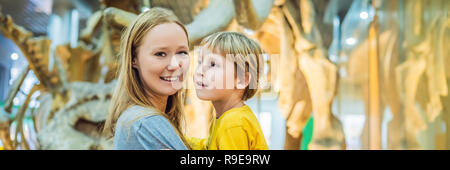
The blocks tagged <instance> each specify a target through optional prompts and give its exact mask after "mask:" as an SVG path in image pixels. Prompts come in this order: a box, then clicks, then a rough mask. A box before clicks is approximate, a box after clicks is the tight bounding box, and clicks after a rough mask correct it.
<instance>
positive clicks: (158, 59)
mask: <svg viewBox="0 0 450 170" xmlns="http://www.w3.org/2000/svg"><path fill="white" fill-rule="evenodd" d="M188 51H189V47H188V39H187V36H186V33H185V32H184V30H183V28H181V26H179V25H178V24H176V23H164V24H160V25H157V26H155V27H153V28H152V29H151V30H150V31H149V32H148V33H147V34H146V35H145V36H144V38H143V39H142V45H141V46H139V47H138V48H137V57H135V58H134V60H133V68H135V69H137V70H138V72H139V77H140V79H141V82H143V83H144V86H145V88H146V90H147V91H148V92H150V93H152V95H160V96H169V95H173V94H175V93H176V92H177V91H178V90H179V89H181V88H182V87H183V80H184V77H185V73H186V71H187V70H188V68H189V54H188Z"/></svg>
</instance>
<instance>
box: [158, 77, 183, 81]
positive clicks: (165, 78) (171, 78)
mask: <svg viewBox="0 0 450 170" xmlns="http://www.w3.org/2000/svg"><path fill="white" fill-rule="evenodd" d="M161 79H163V80H165V81H177V80H178V79H179V77H161Z"/></svg>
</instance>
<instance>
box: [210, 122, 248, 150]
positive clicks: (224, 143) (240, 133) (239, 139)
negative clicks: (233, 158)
mask: <svg viewBox="0 0 450 170" xmlns="http://www.w3.org/2000/svg"><path fill="white" fill-rule="evenodd" d="M218 140H219V141H218V149H219V150H249V149H250V145H249V139H248V134H247V132H246V131H245V130H244V128H242V126H235V127H230V128H227V129H225V131H224V132H223V133H222V134H221V135H220V136H219V138H218Z"/></svg>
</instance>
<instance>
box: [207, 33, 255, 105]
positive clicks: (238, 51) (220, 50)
mask: <svg viewBox="0 0 450 170" xmlns="http://www.w3.org/2000/svg"><path fill="white" fill-rule="evenodd" d="M200 45H201V46H206V47H207V48H208V49H210V50H211V51H212V52H214V53H217V54H220V55H222V56H224V57H226V58H227V59H232V60H233V62H234V65H235V71H236V72H235V73H236V74H240V75H239V76H238V77H241V76H244V74H242V73H245V74H247V73H248V74H250V75H251V76H250V77H251V79H250V82H249V85H248V86H247V87H246V88H245V90H244V94H243V95H242V100H244V101H246V100H247V99H250V98H251V97H253V96H254V95H255V94H256V92H257V91H258V87H259V75H260V74H261V73H262V71H261V70H262V68H263V62H262V61H263V60H262V55H263V50H262V49H261V47H260V45H259V44H258V43H257V42H256V41H254V40H252V39H250V38H248V37H246V36H245V35H243V34H241V33H237V32H217V33H214V34H211V35H209V36H207V37H206V38H204V39H203V40H202V42H201V43H200ZM236 76H237V75H236Z"/></svg>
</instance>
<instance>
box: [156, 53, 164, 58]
mask: <svg viewBox="0 0 450 170" xmlns="http://www.w3.org/2000/svg"><path fill="white" fill-rule="evenodd" d="M155 55H156V56H159V57H165V56H166V53H165V52H157V53H155Z"/></svg>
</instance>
